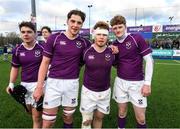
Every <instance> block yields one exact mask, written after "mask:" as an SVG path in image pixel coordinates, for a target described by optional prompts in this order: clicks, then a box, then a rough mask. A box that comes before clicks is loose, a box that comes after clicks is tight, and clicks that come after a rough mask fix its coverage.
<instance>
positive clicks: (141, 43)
mask: <svg viewBox="0 0 180 129" xmlns="http://www.w3.org/2000/svg"><path fill="white" fill-rule="evenodd" d="M135 39H136V41H137V46H138V48H139V51H140V54H141V55H143V56H145V55H147V54H149V53H152V50H151V48H150V46H149V45H148V44H147V43H146V41H145V40H144V38H143V37H142V36H141V35H140V34H136V37H135Z"/></svg>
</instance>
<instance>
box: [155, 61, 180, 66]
mask: <svg viewBox="0 0 180 129" xmlns="http://www.w3.org/2000/svg"><path fill="white" fill-rule="evenodd" d="M155 64H158V65H180V62H179V63H178V64H175V63H155Z"/></svg>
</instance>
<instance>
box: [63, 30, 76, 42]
mask: <svg viewBox="0 0 180 129" xmlns="http://www.w3.org/2000/svg"><path fill="white" fill-rule="evenodd" d="M64 34H65V35H66V37H67V38H68V39H70V40H73V39H75V38H76V37H77V36H78V35H73V34H71V33H70V32H68V31H65V32H64Z"/></svg>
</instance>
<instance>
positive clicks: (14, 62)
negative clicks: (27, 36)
mask: <svg viewBox="0 0 180 129" xmlns="http://www.w3.org/2000/svg"><path fill="white" fill-rule="evenodd" d="M18 55H19V53H18V47H16V48H15V49H13V51H12V61H11V65H12V66H13V67H16V68H18V67H20V66H21V63H20V61H19V56H18Z"/></svg>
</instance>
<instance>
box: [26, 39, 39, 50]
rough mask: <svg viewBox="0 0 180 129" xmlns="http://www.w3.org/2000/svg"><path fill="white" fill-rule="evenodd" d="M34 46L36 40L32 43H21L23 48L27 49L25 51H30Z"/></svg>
mask: <svg viewBox="0 0 180 129" xmlns="http://www.w3.org/2000/svg"><path fill="white" fill-rule="evenodd" d="M35 44H36V40H34V41H32V42H29V43H27V42H23V45H24V47H25V48H27V49H32V48H34V46H35Z"/></svg>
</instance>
